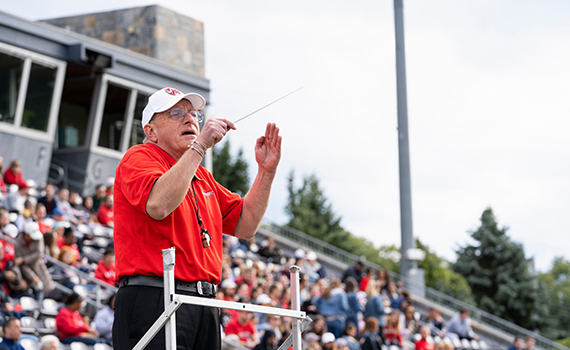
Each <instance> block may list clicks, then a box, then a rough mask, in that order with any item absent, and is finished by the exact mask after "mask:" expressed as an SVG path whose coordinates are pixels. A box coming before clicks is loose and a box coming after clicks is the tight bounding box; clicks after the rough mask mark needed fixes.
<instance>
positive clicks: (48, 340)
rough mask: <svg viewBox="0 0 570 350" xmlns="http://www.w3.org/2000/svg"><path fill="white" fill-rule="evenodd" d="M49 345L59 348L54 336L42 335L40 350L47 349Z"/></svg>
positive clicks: (57, 340)
mask: <svg viewBox="0 0 570 350" xmlns="http://www.w3.org/2000/svg"><path fill="white" fill-rule="evenodd" d="M51 344H55V345H56V346H57V347H58V348H59V339H58V338H57V337H56V336H55V335H51V334H49V335H44V336H43V337H42V339H41V340H40V350H44V349H49V347H50V345H51Z"/></svg>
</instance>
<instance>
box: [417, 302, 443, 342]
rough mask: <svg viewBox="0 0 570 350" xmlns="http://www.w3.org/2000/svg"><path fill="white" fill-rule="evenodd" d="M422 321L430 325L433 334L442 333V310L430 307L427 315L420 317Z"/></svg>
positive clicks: (438, 334) (439, 334)
mask: <svg viewBox="0 0 570 350" xmlns="http://www.w3.org/2000/svg"><path fill="white" fill-rule="evenodd" d="M420 321H421V322H423V323H424V324H426V325H428V326H429V327H430V329H431V335H432V336H436V335H437V336H441V335H442V330H443V317H441V311H439V310H438V309H435V308H430V309H429V310H428V312H427V313H426V314H425V316H424V315H422V316H421V317H420Z"/></svg>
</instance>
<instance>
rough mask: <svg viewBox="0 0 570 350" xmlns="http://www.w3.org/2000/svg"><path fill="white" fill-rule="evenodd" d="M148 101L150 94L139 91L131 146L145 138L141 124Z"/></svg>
mask: <svg viewBox="0 0 570 350" xmlns="http://www.w3.org/2000/svg"><path fill="white" fill-rule="evenodd" d="M147 101H148V95H146V94H142V93H140V92H139V93H138V94H137V101H136V102H135V114H134V116H133V126H132V128H131V137H130V141H129V147H132V146H134V145H138V144H141V143H142V142H143V140H144V137H145V135H144V131H143V127H142V124H141V120H142V111H143V109H144V108H145V106H146V104H147Z"/></svg>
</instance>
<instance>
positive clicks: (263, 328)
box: [256, 315, 283, 342]
mask: <svg viewBox="0 0 570 350" xmlns="http://www.w3.org/2000/svg"><path fill="white" fill-rule="evenodd" d="M279 327H281V316H277V315H267V321H266V322H263V323H261V322H260V323H259V324H258V325H257V327H256V329H257V331H258V332H259V333H260V335H261V336H263V335H264V334H266V333H267V332H269V331H270V332H273V334H274V335H275V339H276V341H277V342H279V341H281V338H282V337H283V334H281V330H279Z"/></svg>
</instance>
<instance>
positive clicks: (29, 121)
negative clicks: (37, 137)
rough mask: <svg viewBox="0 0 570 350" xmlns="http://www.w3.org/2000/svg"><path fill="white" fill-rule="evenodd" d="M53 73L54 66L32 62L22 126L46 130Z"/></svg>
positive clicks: (53, 80)
mask: <svg viewBox="0 0 570 350" xmlns="http://www.w3.org/2000/svg"><path fill="white" fill-rule="evenodd" d="M55 73H56V69H55V68H49V67H45V66H41V65H39V64H36V63H32V68H31V71H30V80H29V82H28V92H27V93H26V103H25V104H24V114H23V116H22V126H23V127H26V128H31V129H35V130H40V131H47V127H48V120H49V113H50V109H51V108H50V107H51V101H52V97H53V88H54V85H55Z"/></svg>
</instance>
